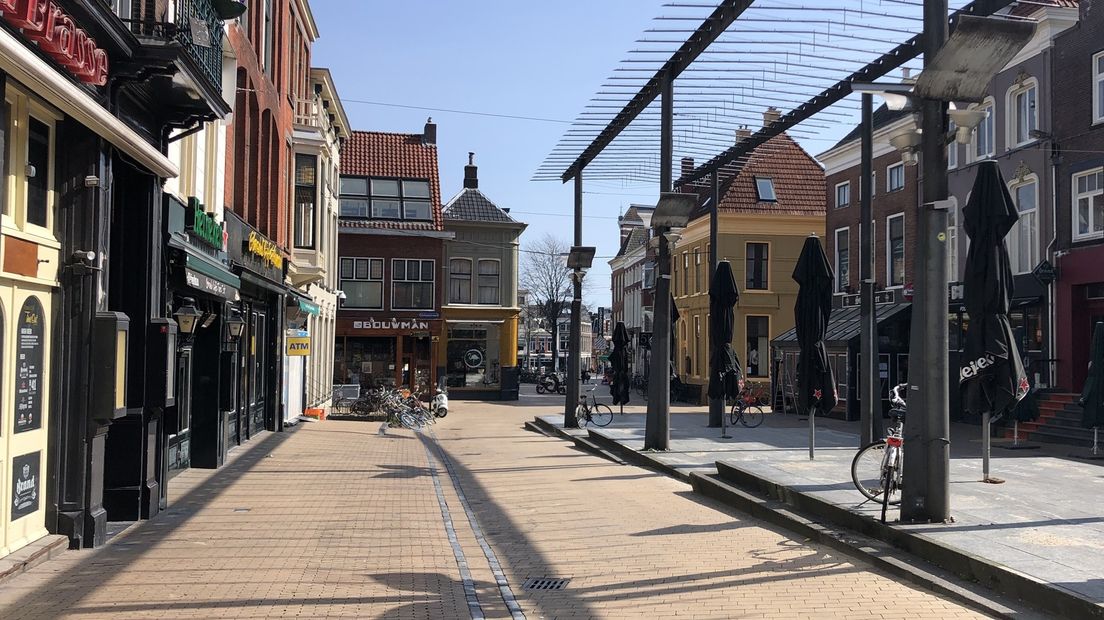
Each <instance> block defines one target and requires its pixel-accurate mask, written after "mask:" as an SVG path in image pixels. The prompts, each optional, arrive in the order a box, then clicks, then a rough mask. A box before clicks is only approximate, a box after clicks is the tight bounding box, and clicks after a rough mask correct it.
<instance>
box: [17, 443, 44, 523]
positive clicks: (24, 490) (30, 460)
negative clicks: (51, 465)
mask: <svg viewBox="0 0 1104 620" xmlns="http://www.w3.org/2000/svg"><path fill="white" fill-rule="evenodd" d="M41 455H42V453H41V452H32V453H30V454H24V455H22V456H17V457H15V458H14V459H12V495H11V504H9V507H10V508H11V509H12V512H11V520H12V521H15V520H16V519H20V518H23V517H25V516H27V515H29V514H32V513H34V512H36V511H37V510H38V496H39V488H40V487H39V484H40V483H41V480H42V476H40V475H39V473H40V469H39V463H40V462H41V458H40V457H41Z"/></svg>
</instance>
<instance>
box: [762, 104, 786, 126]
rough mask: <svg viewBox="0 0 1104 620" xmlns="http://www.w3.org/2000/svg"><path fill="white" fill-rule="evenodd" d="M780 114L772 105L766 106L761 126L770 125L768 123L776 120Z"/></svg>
mask: <svg viewBox="0 0 1104 620" xmlns="http://www.w3.org/2000/svg"><path fill="white" fill-rule="evenodd" d="M780 116H782V112H780V111H779V110H778V108H776V107H774V106H771V107H769V108H767V109H766V111H764V112H763V126H764V127H770V124H771V123H773V122H774V121H776V120H778V118H779V117H780Z"/></svg>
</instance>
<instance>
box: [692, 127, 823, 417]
mask: <svg viewBox="0 0 1104 620" xmlns="http://www.w3.org/2000/svg"><path fill="white" fill-rule="evenodd" d="M707 191H708V190H704V191H703V192H702V194H703V196H705V195H707V194H706V192H707ZM824 191H825V190H824V172H823V170H822V169H821V168H820V165H819V164H817V162H816V161H815V160H814V159H813V158H812V156H810V155H809V154H808V153H806V152H805V151H804V150H803V149H802V148H801V147H800V146H798V145H797V144H796V143H795V142H794V141H793V140H792V139H790V137H789V136H787V135H785V134H783V135H781V136H778V137H776V138H773V139H772V140H770V141H768V142H767V143H766V144H765V145H763V146H761V147H759V149H757V150H756V152H755V153H754V154H753V155H752V157H751V158H750V160H749V161H748V163H747V164H746V165H745V166H744V167H743V169H742V170H741V171H740V173H739V174H737V175H736V176H735V177H731V178H729V179H728V180H725V181H724V182H723V183H722V191H721V201H720V210H719V212H718V217H717V219H718V231H717V259H718V260H719V261H720V260H728V261H729V262H730V263H731V264H732V272H733V275H734V277H735V278H736V286H737V288H738V289H739V291H740V301H739V302H738V303H737V304H736V320H735V325H734V329H733V338H732V348H733V350H734V351H735V352H736V355H737V357H738V358H739V360H740V366H741V367H742V368H743V370H744V376H745V377H746V378H747V379H748V381H749V382H763V383H765V382H767V381H769V380H770V373H771V369H772V368H771V366H772V364H771V354H770V341H771V339H772V338H774V337H775V336H778V335H779V334H781V333H783V332H785V331H787V330H789V329H792V328H793V326H794V310H793V309H794V303H796V301H797V283H796V282H794V280H793V278H792V275H793V269H794V266H795V265H796V264H797V257H798V255H799V254H800V253H801V247H802V245H803V244H804V242H805V238H806V237H808V236H809V235H810V234H817V235H820V234H823V232H824V221H825V212H824V204H825V193H824ZM709 209H710V205H709V204H708V201H707V200H703V201H702V204H701V206H700V207H699V209H698V210H697V211H696V212H695V215H694V218H693V219H692V220H691V222H690V224H689V226H687V228H686V229H685V231H683V235H682V238H681V239H680V240H679V241H678V243H677V244H676V245H675V248H674V250H673V253H672V257H673V263H672V269H671V271H672V291H673V294H674V296H675V305H676V307H677V308H678V311H679V316H680V318H679V321H678V323H677V325H676V328H675V329H676V334H675V340H674V343H675V351H676V355H675V360H676V367H675V371H676V372H677V373H678V375H679V376H680V377H681V378H682V380H683V381H684V382H685V383H687V384H689V385H697V386H701V391H700V397H701V398H703V399H704V395H705V390H706V386H707V384H708V376H709V279H710V276H711V274H710V271H709V250H710V247H709Z"/></svg>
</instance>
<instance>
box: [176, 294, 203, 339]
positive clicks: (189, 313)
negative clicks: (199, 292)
mask: <svg viewBox="0 0 1104 620" xmlns="http://www.w3.org/2000/svg"><path fill="white" fill-rule="evenodd" d="M201 316H203V313H202V312H200V311H199V308H196V305H195V300H194V299H192V298H191V297H185V298H184V299H182V300H181V301H180V307H179V308H177V309H176V312H174V313H173V318H174V319H176V324H177V325H178V326H179V327H180V333H182V334H185V335H188V334H192V333H195V328H196V322H197V321H198V320H199V317H201Z"/></svg>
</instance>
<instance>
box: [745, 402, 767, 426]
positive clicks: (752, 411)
mask: <svg viewBox="0 0 1104 620" xmlns="http://www.w3.org/2000/svg"><path fill="white" fill-rule="evenodd" d="M764 417H765V416H764V415H763V408H762V407H760V406H759V405H748V406H747V407H744V414H743V415H741V416H740V424H743V425H744V426H746V427H748V428H755V427H756V426H759V425H760V424H762V423H763V418H764Z"/></svg>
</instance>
